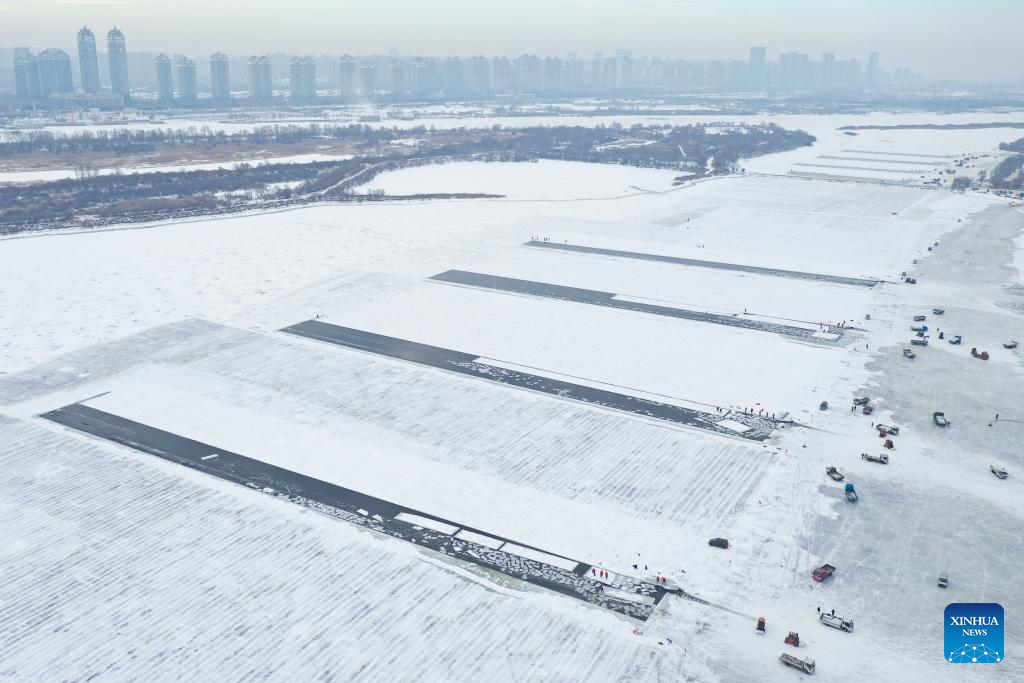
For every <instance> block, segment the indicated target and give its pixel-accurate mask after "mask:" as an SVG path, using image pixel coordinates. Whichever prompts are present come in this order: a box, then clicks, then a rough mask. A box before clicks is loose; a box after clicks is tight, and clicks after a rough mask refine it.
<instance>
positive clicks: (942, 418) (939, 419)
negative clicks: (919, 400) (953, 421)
mask: <svg viewBox="0 0 1024 683" xmlns="http://www.w3.org/2000/svg"><path fill="white" fill-rule="evenodd" d="M932 420H933V421H934V422H935V424H937V425H938V426H939V427H948V426H949V421H948V420H947V419H946V414H945V413H939V412H935V413H932Z"/></svg>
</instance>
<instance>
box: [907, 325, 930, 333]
mask: <svg viewBox="0 0 1024 683" xmlns="http://www.w3.org/2000/svg"><path fill="white" fill-rule="evenodd" d="M910 331H911V332H927V331H928V326H927V325H911V326H910Z"/></svg>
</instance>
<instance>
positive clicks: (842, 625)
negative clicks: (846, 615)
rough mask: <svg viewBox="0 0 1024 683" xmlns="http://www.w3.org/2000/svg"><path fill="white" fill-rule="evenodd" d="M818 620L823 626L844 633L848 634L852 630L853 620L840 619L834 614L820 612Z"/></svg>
mask: <svg viewBox="0 0 1024 683" xmlns="http://www.w3.org/2000/svg"><path fill="white" fill-rule="evenodd" d="M818 619H819V620H820V621H821V623H823V624H825V626H831V627H832V628H837V629H839V630H840V631H843V632H844V633H849V632H850V631H852V630H853V619H843V618H842V617H837V616H836V615H834V614H827V613H825V612H822V613H821V616H819V617H818Z"/></svg>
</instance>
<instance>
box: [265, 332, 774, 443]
mask: <svg viewBox="0 0 1024 683" xmlns="http://www.w3.org/2000/svg"><path fill="white" fill-rule="evenodd" d="M281 331H282V332H286V333H288V334H294V335H296V336H300V337H307V338H309V339H315V340H317V341H323V342H327V343H329V344H337V345H338V346H344V347H347V348H351V349H357V350H359V351H366V352H368V353H374V354H378V355H382V356H388V357H391V358H397V359H399V360H406V361H410V362H412V363H417V364H420V365H427V366H429V367H434V368H439V369H442V370H450V371H452V372H457V373H459V374H463V375H469V376H471V377H479V378H481V379H488V380H491V381H493V382H500V383H502V384H509V385H512V386H517V387H521V388H524V389H531V390H533V391H538V392H541V393H544V394H549V395H552V396H560V397H562V398H568V399H572V400H576V401H582V402H584V403H591V404H594V405H599V406H603V407H605V408H612V409H614V410H621V411H625V412H628V413H633V414H636V415H643V416H645V417H651V418H654V419H657V420H665V421H667V422H674V423H676V424H683V425H687V426H689V427H696V428H698V429H704V430H707V431H711V432H717V433H719V434H729V435H730V436H737V437H741V438H744V439H750V440H752V441H764V440H765V439H767V438H768V437H769V435H771V433H772V431H773V430H774V429H775V424H776V423H775V421H774V420H772V419H770V418H765V417H761V416H759V415H748V414H738V413H725V414H719V413H706V412H703V411H700V410H694V409H692V408H684V407H682V406H678V405H672V404H669V403H662V402H660V401H652V400H650V399H645V398H639V397H637V396H630V395H628V394H620V393H617V392H614V391H608V390H606V389H598V388H596V387H589V386H584V385H582V384H574V383H572V382H565V381H562V380H558V379H552V378H550V377H543V376H541V375H534V374H529V373H526V372H520V371H518V370H511V369H508V368H502V367H497V366H494V365H488V364H487V363H484V362H480V356H475V355H473V354H468V353H464V352H462V351H452V350H450V349H443V348H441V347H438V346H430V345H428V344H420V343H418V342H413V341H409V340H406V339H398V338H396V337H388V336H386V335H382V334H375V333H373V332H367V331H365V330H356V329H352V328H350V327H342V326H341V325H332V324H330V323H325V322H320V321H319V320H307V321H305V322H301V323H297V324H295V325H291V326H290V327H285V328H284V329H282V330H281ZM736 423H739V424H740V425H742V426H744V427H746V430H745V431H742V432H740V431H737V430H736V429H735V428H732V427H731V425H735V424H736Z"/></svg>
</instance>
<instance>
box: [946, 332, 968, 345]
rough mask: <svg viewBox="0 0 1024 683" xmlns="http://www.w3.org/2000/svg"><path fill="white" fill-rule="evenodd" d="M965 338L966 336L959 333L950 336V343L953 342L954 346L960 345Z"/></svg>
mask: <svg viewBox="0 0 1024 683" xmlns="http://www.w3.org/2000/svg"><path fill="white" fill-rule="evenodd" d="M963 340H964V338H963V337H961V336H960V335H959V334H957V335H954V336H952V337H950V338H949V343H950V344H953V345H954V346H959V345H960V342H962V341H963Z"/></svg>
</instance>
